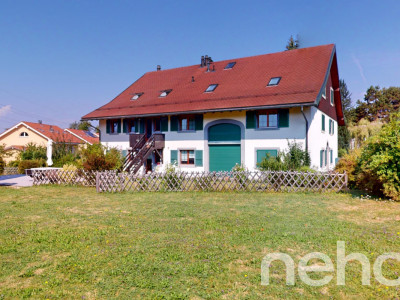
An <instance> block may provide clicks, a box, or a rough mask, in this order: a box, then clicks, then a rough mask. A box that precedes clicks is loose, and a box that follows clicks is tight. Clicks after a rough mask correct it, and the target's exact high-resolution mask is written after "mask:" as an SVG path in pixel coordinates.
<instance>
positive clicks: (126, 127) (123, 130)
mask: <svg viewBox="0 0 400 300" xmlns="http://www.w3.org/2000/svg"><path fill="white" fill-rule="evenodd" d="M122 132H123V133H127V132H128V119H124V120H123V122H122Z"/></svg>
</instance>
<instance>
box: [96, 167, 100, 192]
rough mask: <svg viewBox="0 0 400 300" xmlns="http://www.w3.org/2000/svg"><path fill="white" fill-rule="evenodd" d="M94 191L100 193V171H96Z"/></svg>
mask: <svg viewBox="0 0 400 300" xmlns="http://www.w3.org/2000/svg"><path fill="white" fill-rule="evenodd" d="M96 192H98V193H100V172H96Z"/></svg>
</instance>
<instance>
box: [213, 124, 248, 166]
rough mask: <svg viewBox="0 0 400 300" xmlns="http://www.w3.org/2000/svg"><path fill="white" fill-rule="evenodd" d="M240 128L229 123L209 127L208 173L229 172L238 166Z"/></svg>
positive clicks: (239, 157) (239, 160)
mask: <svg viewBox="0 0 400 300" xmlns="http://www.w3.org/2000/svg"><path fill="white" fill-rule="evenodd" d="M240 133H241V130H240V127H239V126H237V125H234V124H230V123H223V124H217V125H214V126H211V127H210V128H209V130H208V149H209V161H210V172H213V171H230V170H232V168H233V167H234V166H235V165H236V164H240V162H241V155H240V140H241V134H240Z"/></svg>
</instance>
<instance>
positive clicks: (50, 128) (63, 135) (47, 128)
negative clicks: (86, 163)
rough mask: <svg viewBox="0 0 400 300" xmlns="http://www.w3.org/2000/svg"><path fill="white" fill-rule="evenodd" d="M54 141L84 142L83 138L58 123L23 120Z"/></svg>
mask: <svg viewBox="0 0 400 300" xmlns="http://www.w3.org/2000/svg"><path fill="white" fill-rule="evenodd" d="M22 123H24V124H26V125H28V126H29V127H31V128H32V129H34V130H36V131H37V132H39V133H40V134H42V135H44V136H45V137H47V138H49V139H51V140H53V141H54V142H65V143H72V144H82V140H81V139H79V138H77V137H76V136H74V135H72V134H70V133H69V132H65V131H64V130H63V129H61V128H60V127H58V126H56V125H48V124H40V123H32V122H22Z"/></svg>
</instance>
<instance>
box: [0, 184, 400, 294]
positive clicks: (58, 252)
mask: <svg viewBox="0 0 400 300" xmlns="http://www.w3.org/2000/svg"><path fill="white" fill-rule="evenodd" d="M0 215H1V217H0V223H1V226H0V230H1V233H0V257H1V262H0V268H1V272H0V299H3V298H4V299H9V298H22V297H26V298H28V297H33V298H40V299H46V298H47V299H55V298H79V299H95V298H96V299H99V298H107V299H110V298H120V299H124V298H125V299H134V298H151V299H216V298H222V299H261V298H263V299H265V298H270V299H281V298H300V299H309V298H329V297H331V298H335V299H337V298H359V299H361V298H385V299H391V298H395V297H397V296H398V295H399V294H400V288H399V287H385V286H383V285H381V284H379V283H378V282H377V281H375V280H374V279H373V277H372V281H371V286H362V285H361V275H360V274H361V271H360V269H361V268H360V265H359V264H358V263H350V264H349V265H348V267H347V276H346V286H340V287H339V286H337V285H336V277H335V276H334V280H332V282H331V283H330V284H328V285H326V286H323V287H310V286H307V285H305V284H304V283H302V282H301V281H300V279H299V278H298V276H297V270H296V285H295V286H286V285H285V270H284V268H283V266H284V265H283V264H282V263H280V262H277V263H274V264H273V266H272V267H271V273H272V281H271V284H270V285H269V286H262V285H261V280H260V279H261V275H260V270H261V260H262V258H263V257H264V255H266V254H268V253H271V252H285V253H288V254H290V255H291V256H292V257H293V258H294V260H295V262H296V265H297V262H298V260H299V258H300V257H302V256H304V255H305V254H307V253H309V252H313V251H320V252H324V253H326V254H327V255H328V256H329V257H330V258H331V259H332V260H333V262H334V264H335V257H336V242H337V241H338V240H340V241H345V242H346V253H350V252H361V253H364V254H366V255H367V256H368V258H369V259H370V261H371V264H372V263H373V262H374V260H375V258H376V257H377V256H378V255H380V254H382V253H384V252H390V251H391V252H393V251H399V252H400V217H399V216H400V203H393V202H376V201H373V200H360V199H359V198H355V197H352V196H351V195H348V194H311V193H310V194H285V193H282V194H274V193H136V194H97V193H96V192H95V190H94V189H93V188H79V187H57V186H50V187H32V188H21V189H12V188H6V187H3V188H0ZM335 266H336V264H335ZM384 266H385V270H384V274H385V275H386V277H388V278H392V279H395V278H397V273H396V272H398V273H399V274H400V263H398V262H396V261H392V262H389V263H386V264H385V265H384ZM333 275H335V273H334V274H333ZM318 276H320V275H318V274H316V275H315V276H314V278H315V277H318Z"/></svg>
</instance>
